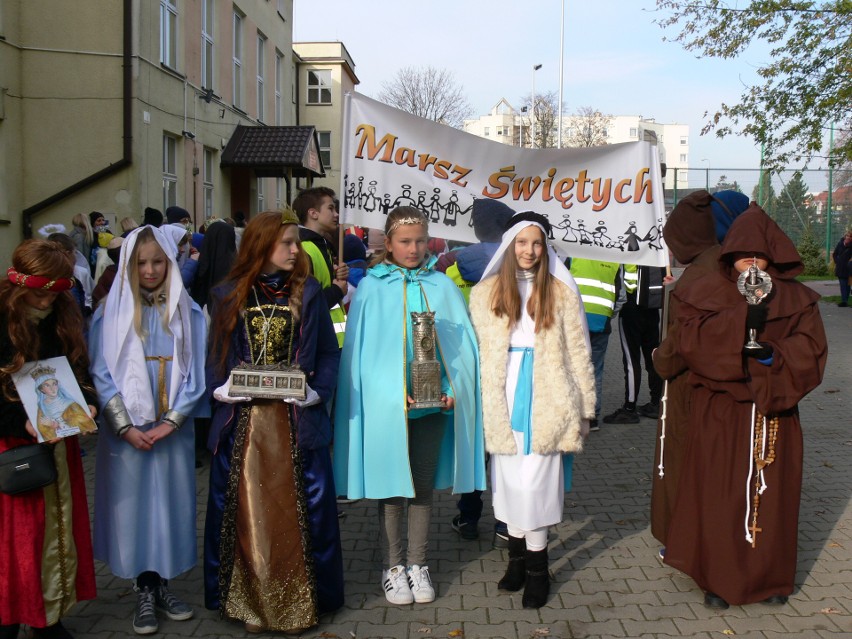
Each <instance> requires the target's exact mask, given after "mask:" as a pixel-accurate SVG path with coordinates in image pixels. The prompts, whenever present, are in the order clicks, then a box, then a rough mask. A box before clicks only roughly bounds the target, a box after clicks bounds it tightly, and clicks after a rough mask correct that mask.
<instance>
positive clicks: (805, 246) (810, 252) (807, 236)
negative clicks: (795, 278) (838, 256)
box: [796, 228, 828, 275]
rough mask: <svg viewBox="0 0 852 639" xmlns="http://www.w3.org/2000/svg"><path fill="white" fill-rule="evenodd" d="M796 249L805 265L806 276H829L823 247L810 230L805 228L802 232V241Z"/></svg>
mask: <svg viewBox="0 0 852 639" xmlns="http://www.w3.org/2000/svg"><path fill="white" fill-rule="evenodd" d="M796 248H797V249H798V251H799V255H801V257H802V263H803V264H804V265H805V273H804V274H805V275H828V265H827V264H826V263H825V255H823V251H822V247H820V245H819V242H817V241H816V238H815V237H814V234H813V231H812V230H811V229H810V228H805V230H804V231H803V232H802V239H801V240H799V245H798V246H797V247H796Z"/></svg>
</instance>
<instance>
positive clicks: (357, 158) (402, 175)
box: [340, 93, 668, 266]
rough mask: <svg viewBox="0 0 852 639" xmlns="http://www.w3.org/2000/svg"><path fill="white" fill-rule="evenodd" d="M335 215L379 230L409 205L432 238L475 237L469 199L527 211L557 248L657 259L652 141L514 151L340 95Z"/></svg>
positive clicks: (659, 193)
mask: <svg viewBox="0 0 852 639" xmlns="http://www.w3.org/2000/svg"><path fill="white" fill-rule="evenodd" d="M343 135H344V138H343V161H342V175H343V184H342V189H341V196H340V202H341V208H342V211H341V219H342V221H343V222H344V223H346V224H357V225H359V226H364V227H367V228H378V229H383V228H384V226H385V216H386V215H387V214H388V212H389V211H391V210H393V209H394V208H396V207H397V206H415V207H417V208H418V209H420V210H421V211H423V212H424V213H425V214H426V215H427V216H428V217H429V219H430V220H431V223H430V225H429V234H430V235H432V236H434V237H441V238H445V239H453V240H461V241H465V242H476V241H477V239H476V236H475V235H474V232H473V226H472V224H471V214H470V213H471V210H472V207H473V200H474V199H475V198H491V199H494V200H499V201H501V202H503V203H504V204H506V205H508V206H509V207H510V208H512V209H513V210H515V211H535V212H536V213H541V214H542V215H545V216H547V218H548V219H549V220H550V223H551V224H552V225H553V237H552V238H551V239H552V242H553V245H554V246H555V247H556V249H557V251H559V252H560V253H561V254H563V255H565V256H572V257H586V258H590V259H596V260H604V261H608V262H618V263H626V264H647V265H652V266H664V265H665V264H666V263H667V256H668V252H667V250H666V248H665V245H664V244H663V237H662V225H663V218H664V208H663V198H664V194H663V185H662V179H661V176H660V161H659V159H658V156H657V147H656V146H655V145H653V144H651V143H650V142H628V143H626V144H614V145H611V146H601V147H594V148H587V149H522V148H518V147H513V146H509V145H507V144H500V143H497V142H491V141H490V140H486V139H484V138H480V137H477V136H475V135H471V134H469V133H464V132H463V131H459V130H457V129H453V128H451V127H448V126H444V125H442V124H438V123H436V122H433V121H431V120H426V119H424V118H420V117H417V116H414V115H410V114H408V113H405V112H404V111H400V110H399V109H395V108H393V107H390V106H388V105H386V104H382V103H381V102H377V101H375V100H372V99H370V98H367V97H365V96H363V95H360V94H358V93H350V94H347V95H346V100H345V112H344V118H343Z"/></svg>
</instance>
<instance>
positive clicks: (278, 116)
mask: <svg viewBox="0 0 852 639" xmlns="http://www.w3.org/2000/svg"><path fill="white" fill-rule="evenodd" d="M283 83H284V54H283V53H281V52H280V51H276V52H275V124H283V117H284V100H282V99H281V88H282V87H281V85H282V84H283Z"/></svg>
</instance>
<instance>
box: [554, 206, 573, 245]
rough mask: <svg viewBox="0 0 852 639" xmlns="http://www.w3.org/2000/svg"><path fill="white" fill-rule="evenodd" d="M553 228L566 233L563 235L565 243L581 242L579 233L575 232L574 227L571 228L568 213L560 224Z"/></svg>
mask: <svg viewBox="0 0 852 639" xmlns="http://www.w3.org/2000/svg"><path fill="white" fill-rule="evenodd" d="M553 228H557V229H559V230H560V231H564V233H563V234H562V241H563V242H570V243H571V244H576V243H577V242H579V238H578V237H577V232H576V231H575V230H574V227H573V226H571V216H570V215H568V214H567V213H566V214H565V215H563V216H562V221H561V222H560V223H559V224H556V225H554V227H553Z"/></svg>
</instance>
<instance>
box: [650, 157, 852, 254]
mask: <svg viewBox="0 0 852 639" xmlns="http://www.w3.org/2000/svg"><path fill="white" fill-rule="evenodd" d="M669 171H671V172H673V173H674V176H673V178H674V184H688V185H689V186H688V187H687V188H675V189H666V210H667V211H670V210H671V209H673V208H674V207H675V206H676V205H677V203H678V202H679V201H680V200H681V199H682V198H684V197H685V196H686V195H688V194H689V193H691V192H692V191H695V190H699V189H706V190H708V191H710V192H711V193H714V192H716V191H722V190H726V189H735V190H737V191H740V192H742V193H744V194H745V195H747V196H749V198H750V199H751V200H752V201H755V202H757V203H758V204H759V205H760V206H761V207H762V208H763V209H764V210H765V211H766V212H767V213H768V214H769V215H770V216H771V217H772V219H774V220H775V221H776V222H777V223H778V225H779V226H780V227H781V228H782V229H783V230H784V232H785V233H786V234H787V235H788V236H789V237H790V239H792V240H793V242H794V243H795V244H796V246H798V247H799V250H800V252H803V249H808V250H811V251H814V250H817V251H818V252H819V256H820V257H821V259H822V260H823V261H824V263H828V262H829V261H830V259H831V253H832V251H833V250H834V247H835V246H836V245H837V242H838V241H840V239H841V238H842V237H843V234H844V233H845V232H846V230H848V229H850V228H852V185H847V186H841V187H838V185H837V183H836V181H835V183H834V184H833V189H832V198H831V200H832V201H831V211H830V214H829V202H828V199H829V198H828V181H829V176H828V171H826V170H824V169H805V170H800V171H796V170H792V169H790V170H783V171H773V172H770V171H764V172H763V180H761V171H760V169H736V168H730V169H724V168H711V167H701V168H686V169H677V168H669ZM684 174H686V178H684ZM836 175H837V173H835V176H836ZM835 179H836V178H835ZM803 243H805V244H804V245H803ZM803 257H805V255H804V253H803Z"/></svg>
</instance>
